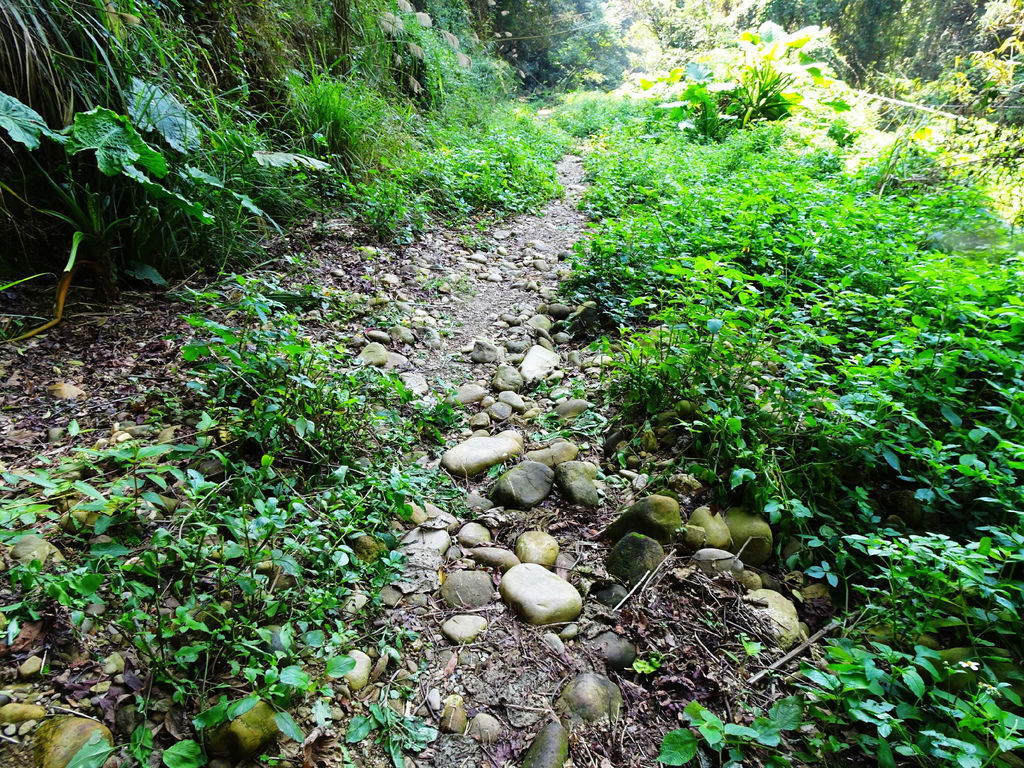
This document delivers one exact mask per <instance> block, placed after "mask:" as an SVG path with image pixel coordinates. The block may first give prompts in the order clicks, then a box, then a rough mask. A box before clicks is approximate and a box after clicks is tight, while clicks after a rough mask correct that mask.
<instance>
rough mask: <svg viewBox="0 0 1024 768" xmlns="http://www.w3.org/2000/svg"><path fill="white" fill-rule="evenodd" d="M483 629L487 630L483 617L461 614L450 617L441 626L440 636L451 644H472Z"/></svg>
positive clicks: (485, 620)
mask: <svg viewBox="0 0 1024 768" xmlns="http://www.w3.org/2000/svg"><path fill="white" fill-rule="evenodd" d="M485 629H487V619H485V618H484V617H483V616H476V615H474V614H468V613H462V614H458V615H456V616H452V617H451V618H450V619H448V621H446V622H445V623H444V624H442V625H441V634H443V635H444V636H445V637H447V638H448V639H449V640H451V641H452V642H453V643H472V642H473V641H474V640H476V638H477V636H478V635H479V634H480V633H481V632H483V631H484V630H485Z"/></svg>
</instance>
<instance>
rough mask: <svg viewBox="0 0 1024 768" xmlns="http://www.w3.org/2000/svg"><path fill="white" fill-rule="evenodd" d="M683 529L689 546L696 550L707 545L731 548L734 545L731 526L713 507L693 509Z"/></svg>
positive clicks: (713, 547)
mask: <svg viewBox="0 0 1024 768" xmlns="http://www.w3.org/2000/svg"><path fill="white" fill-rule="evenodd" d="M683 531H684V533H683V538H684V541H685V542H686V546H687V548H688V549H692V550H694V551H696V550H698V549H704V548H705V547H710V548H712V549H729V547H731V546H732V534H731V533H730V532H729V526H728V525H726V524H725V520H724V519H723V518H722V516H721V515H719V514H717V513H715V512H712V511H711V507H698V508H697V509H695V510H693V513H692V514H691V515H690V519H689V520H687V522H686V526H685V528H684V529H683Z"/></svg>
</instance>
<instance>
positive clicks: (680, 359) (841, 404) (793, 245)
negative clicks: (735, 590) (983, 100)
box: [560, 72, 1024, 766]
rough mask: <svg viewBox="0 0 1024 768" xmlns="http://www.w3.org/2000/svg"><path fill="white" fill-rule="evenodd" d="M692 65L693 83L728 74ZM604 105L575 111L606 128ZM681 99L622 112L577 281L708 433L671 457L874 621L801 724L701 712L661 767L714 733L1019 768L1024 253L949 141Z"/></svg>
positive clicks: (637, 402) (690, 717)
mask: <svg viewBox="0 0 1024 768" xmlns="http://www.w3.org/2000/svg"><path fill="white" fill-rule="evenodd" d="M681 74H682V73H680V75H681ZM689 74H690V77H689V78H687V77H686V76H682V77H680V76H678V75H677V76H676V81H677V82H678V81H680V80H682V82H680V85H679V87H680V88H683V87H685V86H686V84H687V80H689V81H690V82H692V83H694V84H695V85H698V86H700V85H701V83H702V82H703V80H700V78H704V77H706V75H704V73H700V72H690V73H689ZM694 77H696V78H698V79H697V80H694ZM689 93H690V94H694V93H695V90H694V87H693V85H691V90H690V91H689ZM705 93H706V92H705ZM822 100H824V99H822ZM596 104H600V101H599V100H597V99H592V100H589V101H585V100H581V99H579V98H577V99H574V100H572V101H570V102H569V103H568V104H567V105H566V106H565V107H564V109H565V115H564V116H563V117H561V118H560V119H561V120H562V121H563V122H564V123H565V124H566V125H569V126H581V132H583V133H591V132H594V129H593V126H594V124H595V123H596V122H599V121H598V120H596V119H595V118H594V116H593V114H592V113H593V112H594V111H596V110H599V109H600V107H596V106H595V105H596ZM728 104H729V102H728V100H727V99H723V98H719V99H718V100H717V102H716V104H715V105H714V106H715V108H716V112H717V113H719V114H722V115H728V110H729V109H730V107H729V106H728ZM669 107H670V109H665V108H661V109H659V108H658V105H656V104H652V105H650V106H649V107H648V108H647V109H646V110H638V109H637V102H636V101H635V100H634V101H633V103H632V104H630V105H626V106H623V105H618V106H615V107H612V108H610V109H609V110H608V111H609V126H610V127H609V128H608V129H607V130H605V131H598V132H594V133H595V135H594V138H593V139H592V148H593V152H592V154H591V155H590V157H589V159H588V169H589V174H590V178H591V180H592V187H591V189H590V190H589V191H588V193H587V195H586V198H585V205H586V206H587V208H588V210H589V211H591V213H592V214H593V215H594V216H595V218H597V219H598V220H599V224H598V225H597V226H596V228H595V230H594V232H593V235H592V237H591V238H590V239H589V240H588V241H587V242H586V243H585V244H584V245H583V247H582V248H581V249H580V253H579V256H578V260H577V264H576V272H575V274H574V275H573V277H572V278H571V279H570V280H569V282H568V284H567V285H566V286H565V290H566V293H567V295H568V296H569V297H571V298H572V299H574V300H576V301H588V300H589V301H594V302H596V304H597V307H598V309H599V310H600V312H601V313H602V314H603V316H604V318H605V321H606V327H607V328H609V329H614V331H613V332H612V333H610V334H609V335H608V336H607V337H606V340H605V348H606V349H608V350H609V351H611V352H612V353H613V357H614V358H615V360H616V361H617V362H616V363H615V364H614V365H615V367H616V369H617V375H616V378H615V381H614V383H613V391H614V393H615V395H616V396H618V397H620V398H621V399H622V402H623V403H624V415H625V419H626V420H627V421H629V422H636V421H637V420H639V422H640V423H641V425H642V424H643V423H644V421H645V420H649V421H648V424H649V425H650V426H655V424H656V422H655V421H654V417H655V415H658V416H663V415H664V414H665V413H666V412H669V413H673V414H674V423H677V424H679V425H681V426H682V427H683V428H684V429H686V430H688V434H689V439H688V442H687V447H686V449H685V451H684V452H683V453H682V454H681V455H678V456H677V457H676V459H675V461H673V462H672V463H671V466H670V467H669V468H667V469H665V470H664V471H665V472H666V473H668V472H671V471H685V472H691V473H693V474H695V475H697V476H698V477H701V478H702V479H705V480H707V481H714V483H715V487H716V488H717V493H718V498H719V504H720V505H721V506H722V507H729V506H732V505H745V506H748V507H750V508H752V509H754V510H756V511H758V512H759V513H761V514H763V516H764V517H765V518H766V519H767V520H769V521H770V522H771V524H772V526H773V528H775V530H776V531H778V533H779V534H781V535H777V536H776V541H777V542H779V546H778V552H779V557H780V558H781V559H782V560H783V562H784V563H785V565H786V566H787V567H789V568H798V569H800V570H801V571H802V572H803V574H804V575H805V576H806V577H809V578H811V579H812V580H817V581H821V582H822V583H824V584H827V585H829V586H830V587H832V588H836V591H834V595H835V597H836V598H837V600H838V601H839V602H840V603H842V604H843V605H844V607H845V610H846V611H847V613H848V616H849V617H850V618H849V625H848V627H847V630H846V632H845V633H844V634H845V635H846V636H845V637H844V638H843V639H842V640H839V641H836V642H832V643H831V644H829V646H828V648H827V655H826V657H825V658H824V659H822V661H821V663H820V664H818V665H811V666H808V667H807V668H806V669H805V674H804V676H803V678H802V682H800V683H798V687H800V688H802V689H803V693H802V694H800V695H801V696H802V700H803V702H804V704H806V706H807V709H806V712H805V715H804V717H805V718H806V720H807V722H809V723H811V724H812V725H813V727H811V728H810V729H804V730H803V731H801V735H800V737H799V738H798V737H797V736H796V734H795V732H788V733H789V735H788V736H784V737H780V727H779V726H778V724H776V725H775V726H772V725H771V723H770V722H768V724H767V725H765V721H764V720H763V719H762V721H755V724H754V726H753V727H754V730H753V731H752V730H751V729H750V727H748V726H747V725H742V726H739V725H735V724H726V725H724V726H723V725H722V722H721V721H720V720H719V719H718V717H717V715H713V714H710V713H707V712H706V711H704V710H702V709H701V710H698V709H694V710H693V711H690V710H687V712H686V722H687V723H688V724H690V725H692V726H693V727H694V728H695V731H693V732H691V731H689V730H685V731H679V732H675V733H674V735H672V737H671V738H670V739H668V740H667V741H666V750H667V751H666V752H665V754H664V758H665V759H664V762H666V763H667V764H684V763H685V762H688V761H689V760H690V759H691V758H692V757H693V756H694V754H695V751H696V749H697V745H698V743H699V742H700V743H703V744H705V745H706V746H711V747H712V748H713V749H715V750H726V751H729V750H732V751H731V752H730V754H731V755H732V758H733V759H739V758H740V757H741V755H742V753H743V750H744V749H745V748H746V749H748V751H749V749H750V748H751V747H753V748H754V749H755V750H756V751H758V752H759V753H760V754H761V755H762V756H765V755H770V754H773V753H778V745H779V744H780V738H782V740H783V741H789V743H790V748H791V749H792V748H794V745H796V744H800V745H801V746H800V747H798V748H796V750H795V751H796V752H797V753H799V752H800V750H801V749H804V750H806V752H804V754H803V759H824V760H832V759H840V758H841V756H843V755H847V754H848V753H850V752H851V751H856V752H861V753H862V754H865V755H870V756H871V759H877V760H878V761H879V762H880V763H881V764H883V765H893V764H896V763H903V762H908V761H909V762H919V763H920V764H928V763H929V761H931V760H939V761H951V762H957V763H958V764H961V765H978V766H980V765H983V764H999V765H1012V764H1014V763H1013V760H1014V758H1013V757H1012V755H1011V753H1012V752H1014V751H1015V750H1018V749H1019V748H1020V747H1021V741H1020V732H1021V725H1022V721H1021V719H1020V707H1021V699H1020V694H1021V692H1022V690H1024V689H1022V683H1024V676H1022V674H1021V667H1020V666H1019V660H1020V658H1021V651H1022V647H1021V646H1020V640H1019V633H1018V632H1017V630H1016V627H1017V625H1018V622H1019V620H1020V615H1021V610H1022V608H1024V605H1022V602H1021V599H1020V596H1021V594H1024V592H1022V589H1021V587H1022V584H1021V581H1020V567H1021V561H1022V559H1024V549H1022V544H1024V538H1022V530H1021V525H1020V510H1021V509H1022V508H1024V507H1022V502H1024V499H1022V498H1021V495H1020V491H1019V485H1020V483H1019V481H1020V470H1021V469H1022V468H1024V464H1022V463H1021V461H1022V457H1024V454H1022V450H1021V448H1022V443H1021V437H1022V433H1021V421H1020V419H1021V412H1020V408H1021V402H1022V395H1021V378H1020V377H1021V373H1022V370H1024V367H1022V365H1024V356H1022V352H1024V349H1022V342H1024V324H1022V315H1021V301H1020V292H1021V288H1022V285H1021V269H1020V244H1019V241H1015V240H1014V236H1013V232H1012V231H1011V230H1010V229H1009V228H1008V227H1006V225H1004V224H1003V223H1002V222H1001V221H1000V220H999V219H998V217H997V216H996V215H995V214H994V213H993V210H994V206H993V205H992V203H991V201H990V200H988V199H987V198H986V196H985V195H984V194H983V193H982V192H981V191H980V190H979V189H978V187H976V186H974V185H972V184H971V183H969V182H966V181H965V180H963V179H962V178H959V177H957V175H956V174H955V172H946V171H944V170H943V167H944V166H943V157H942V155H941V153H938V152H934V151H929V150H928V149H927V148H925V147H923V146H921V145H913V143H912V146H910V147H909V149H907V148H906V146H905V145H903V146H904V148H903V149H901V150H898V149H897V145H892V144H891V145H890V147H891V148H890V149H889V150H887V151H883V152H878V151H877V150H876V149H874V148H873V146H872V142H868V141H867V140H866V139H865V140H864V141H858V140H857V137H856V136H855V135H852V134H850V133H849V132H848V131H847V129H846V128H845V127H844V126H846V125H847V123H846V122H845V121H840V120H839V119H838V118H836V117H835V116H834V112H832V110H829V109H824V110H819V111H816V112H813V113H811V114H806V113H805V117H804V118H803V119H802V120H801V121H799V123H797V124H795V125H786V124H783V125H780V124H768V123H767V122H765V121H763V120H762V121H761V124H760V125H758V124H757V122H756V121H755V123H754V124H753V126H752V129H748V130H738V127H739V126H738V124H733V125H732V126H730V127H729V130H727V131H724V132H717V131H712V132H709V131H707V130H703V129H702V127H701V124H700V122H699V121H700V119H701V117H702V115H703V116H705V117H706V116H707V105H706V102H704V100H703V99H700V98H694V99H691V100H690V102H689V103H681V102H677V103H676V105H669ZM669 111H672V112H673V114H672V115H669V114H667V113H668V112H669ZM830 114H831V115H833V116H832V117H829V115H830ZM623 115H627V116H628V117H627V118H626V119H623ZM688 116H689V119H686V118H687V117H688ZM680 117H683V118H684V123H679V118H680ZM878 138H879V136H878V134H873V140H877V139H878ZM709 139H710V141H709ZM875 146H877V144H876V145H875ZM897 151H901V152H903V154H902V160H901V163H900V167H899V169H898V170H897V169H895V167H894V165H893V163H892V158H893V156H894V155H895V154H896V153H897ZM659 423H660V422H659ZM638 431H639V432H642V431H643V430H642V429H640V430H638ZM766 716H767V714H766ZM788 718H789V713H788V711H787V714H786V718H785V719H787V725H786V726H785V728H793V727H794V724H792V723H789V722H788ZM757 722H761V724H762V725H764V726H765V729H763V730H762V729H760V726H758V725H757ZM716 723H717V724H716ZM723 727H724V729H725V730H724V731H723V730H722V728H723ZM783 730H785V729H783ZM755 731H756V732H755ZM698 735H699V736H700V738H699V739H698V738H696V736H698ZM723 754H724V752H723ZM777 756H778V755H777ZM780 759H781V758H780Z"/></svg>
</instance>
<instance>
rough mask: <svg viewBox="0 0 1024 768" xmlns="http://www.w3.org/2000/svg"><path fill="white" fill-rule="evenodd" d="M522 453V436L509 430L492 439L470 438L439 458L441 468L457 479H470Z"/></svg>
mask: <svg viewBox="0 0 1024 768" xmlns="http://www.w3.org/2000/svg"><path fill="white" fill-rule="evenodd" d="M522 452H523V436H522V435H520V434H519V433H518V432H515V431H512V430H509V431H506V432H501V433H499V434H497V435H494V436H493V437H471V438H469V439H468V440H466V441H465V442H462V443H460V444H459V445H457V446H455V447H454V448H450V449H449V450H447V451H445V454H444V456H442V457H441V466H443V467H444V468H445V469H446V470H448V472H450V473H451V474H453V475H456V476H458V477H472V476H473V475H478V474H480V473H481V472H486V471H487V470H488V469H490V468H491V467H493V466H494V465H495V464H501V463H502V462H504V461H507V460H508V459H510V458H512V457H513V456H519V455H520V454H521V453H522Z"/></svg>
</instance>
